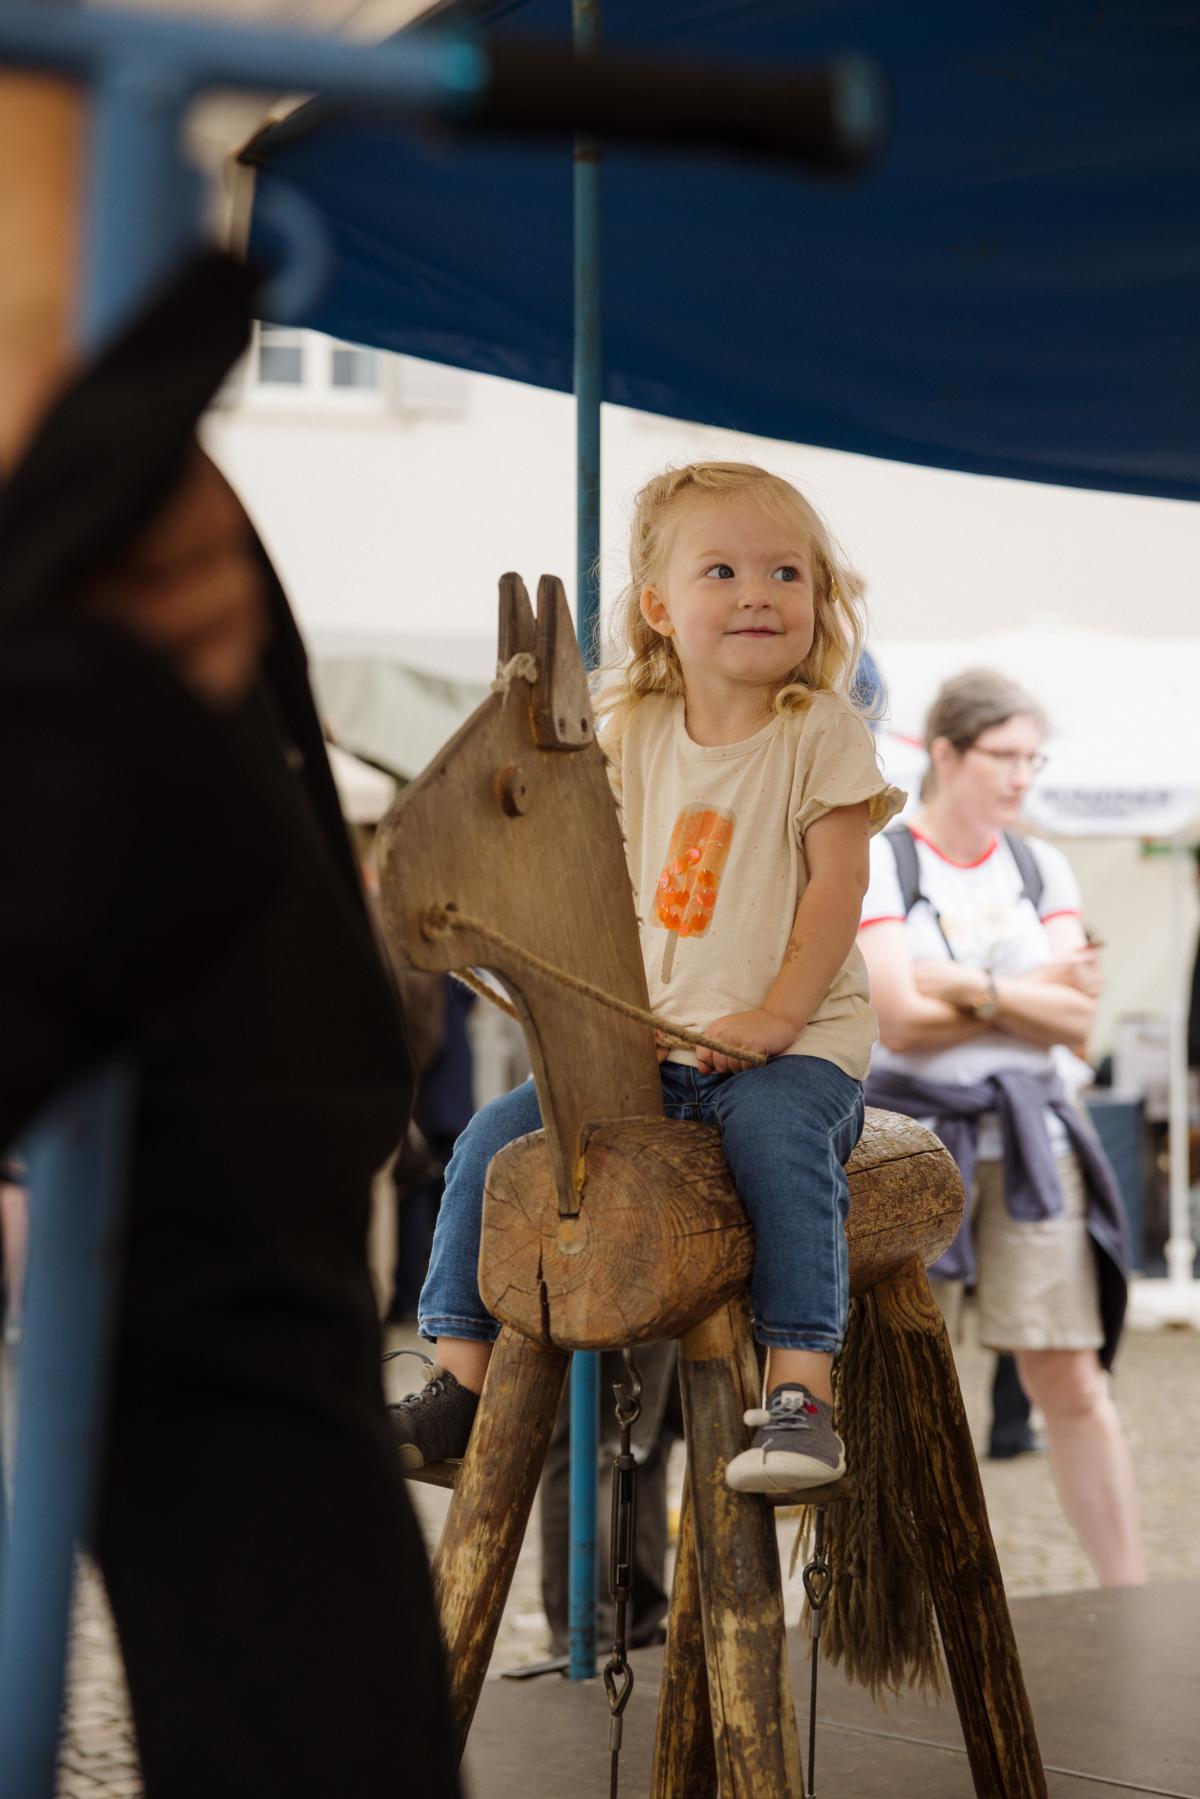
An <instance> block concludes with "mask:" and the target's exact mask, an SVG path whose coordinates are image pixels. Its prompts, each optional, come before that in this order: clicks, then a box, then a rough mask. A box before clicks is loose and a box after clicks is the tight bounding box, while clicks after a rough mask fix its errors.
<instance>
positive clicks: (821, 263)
mask: <svg viewBox="0 0 1200 1799" xmlns="http://www.w3.org/2000/svg"><path fill="white" fill-rule="evenodd" d="M443 22H444V23H447V24H463V23H470V24H472V25H474V26H476V27H477V28H479V29H481V30H484V31H486V30H488V29H490V28H492V27H497V28H500V29H502V30H503V31H504V32H505V33H514V32H528V33H530V34H553V35H557V36H558V37H560V38H566V37H568V36H569V33H570V7H569V6H568V5H567V4H566V0H484V3H483V4H482V5H467V4H458V5H450V6H448V7H444V8H442V9H440V11H439V13H438V23H439V24H441V23H443ZM604 31H605V39H606V42H607V43H608V44H610V45H612V44H615V43H620V44H623V45H628V46H629V47H631V48H633V47H636V48H638V49H640V50H653V49H661V50H662V51H663V52H664V53H670V52H672V51H674V52H675V53H677V54H678V53H681V52H686V53H688V54H689V55H696V56H700V55H711V56H713V57H715V58H719V59H727V60H730V61H732V59H734V58H752V59H758V60H760V61H767V62H774V61H779V60H782V59H784V58H786V59H789V60H791V59H807V58H819V57H823V56H826V55H829V54H833V53H836V52H841V51H844V50H847V49H850V50H854V51H857V52H862V53H865V54H866V55H868V56H872V57H875V58H877V59H878V61H879V62H880V64H881V65H882V66H883V68H884V69H885V70H886V71H887V72H888V74H889V76H890V79H891V82H892V89H893V107H894V127H893V136H892V142H891V145H890V147H889V149H888V151H887V152H886V154H885V155H884V157H883V158H882V160H881V162H880V164H879V167H878V169H877V171H876V172H875V173H874V174H873V175H871V176H870V177H869V178H868V179H866V180H865V181H863V182H861V183H858V184H854V185H841V184H837V183H829V184H820V185H819V184H814V183H813V182H812V181H810V180H801V179H800V178H798V177H795V176H793V175H791V174H789V173H786V172H781V171H780V169H779V167H778V166H774V167H768V166H763V165H759V166H755V165H751V164H749V163H746V164H743V165H738V164H736V163H730V162H729V161H717V160H716V159H712V160H705V159H698V158H695V157H689V158H688V159H686V160H685V159H683V158H682V157H681V158H679V159H677V160H676V159H671V158H668V157H664V156H661V155H660V156H655V157H653V158H649V157H641V156H638V155H635V154H632V153H630V152H625V151H621V152H618V151H611V152H606V156H605V167H604V182H603V197H602V235H603V242H604V272H603V318H604V357H605V385H604V396H605V398H606V399H607V400H609V401H615V402H617V403H619V404H622V405H627V406H634V407H640V408H643V409H646V410H649V411H654V412H661V413H666V414H669V415H672V416H675V417H680V418H688V419H694V420H698V421H702V422H705V423H709V424H715V425H727V426H732V427H736V428H739V429H742V430H746V431H751V432H755V433H759V434H762V435H766V436H773V437H782V438H787V439H791V440H794V441H800V442H805V443H811V444H820V445H827V446H830V447H833V448H837V449H843V450H853V451H858V452H861V453H864V454H867V455H872V456H881V457H888V458H893V459H898V460H902V461H910V462H918V463H925V464H929V465H932V466H938V467H946V468H954V469H961V470H966V471H969V472H973V473H978V474H990V475H1003V476H1011V477H1015V478H1018V479H1023V480H1034V481H1052V482H1059V483H1063V484H1067V485H1076V486H1082V487H1098V488H1109V489H1114V490H1119V491H1122V492H1127V493H1150V494H1158V495H1162V496H1166V497H1170V498H1175V499H1196V498H1200V435H1198V433H1197V430H1196V425H1195V420H1196V417H1197V409H1198V403H1200V348H1198V345H1197V331H1196V320H1197V318H1198V317H1200V234H1198V232H1197V218H1198V217H1200V108H1197V105H1196V94H1197V92H1200V31H1198V30H1197V27H1196V13H1195V8H1194V7H1193V6H1191V5H1190V4H1188V0H1144V3H1143V4H1139V5H1137V6H1134V5H1132V4H1129V3H1128V0H1127V3H1126V4H1124V5H1120V6H1109V7H1100V6H1096V5H1082V4H1079V5H1074V6H1068V7H1060V6H1051V5H1050V4H1048V0H1013V3H1012V4H1010V5H1008V6H1004V7H989V8H977V9H976V8H963V7H961V6H958V5H951V4H948V3H947V0H917V4H915V5H912V6H908V7H897V6H893V5H889V4H886V3H885V0H812V3H811V4H809V5H806V6H804V7H797V6H795V5H794V4H792V3H791V0H606V5H605V22H604ZM245 154H246V160H248V161H250V162H251V163H253V164H254V165H255V167H256V169H257V183H258V191H257V197H256V205H255V211H254V215H253V221H254V222H253V224H252V234H251V242H252V246H253V244H254V243H255V241H256V240H259V241H261V240H264V239H265V235H266V233H267V230H268V227H267V225H266V222H265V219H266V211H267V209H266V207H265V206H264V205H263V202H264V201H265V200H267V199H268V198H269V197H270V196H271V195H272V193H273V192H276V191H277V190H278V189H279V188H280V186H282V185H285V184H286V186H288V187H290V188H293V189H296V190H299V192H300V193H301V194H303V196H304V197H305V198H306V199H307V200H308V201H310V202H311V203H312V204H313V205H314V206H315V207H316V208H317V209H318V211H319V213H320V214H321V215H322V217H323V220H324V222H325V225H326V228H327V230H328V234H329V240H330V244H331V247H332V252H333V267H332V278H331V280H330V281H329V283H328V285H327V286H326V288H325V290H324V292H323V293H322V294H321V296H320V298H319V299H318V300H316V301H315V302H314V304H313V305H312V307H311V309H310V310H309V312H308V313H307V314H306V315H305V316H304V318H303V319H302V320H301V321H299V322H302V323H304V324H307V325H310V326H313V327H315V328H318V329H320V330H324V331H328V332H330V333H331V334H333V335H335V336H338V337H341V338H349V339H351V340H353V341H356V342H362V343H369V344H375V345H379V346H382V347H385V348H388V349H393V350H399V351H404V352H407V353H409V354H412V355H415V356H421V357H426V358H429V359H432V360H436V361H443V362H449V363H454V364H457V365H459V366H461V367H464V368H470V369H478V370H483V371H485V372H488V373H491V374H497V375H504V376H508V377H510V378H512V379H515V380H520V381H528V382H533V383H536V384H538V385H540V386H544V387H550V388H558V389H562V390H565V391H569V390H570V388H571V383H572V318H573V313H572V238H571V230H572V211H571V209H572V162H571V156H570V152H569V149H568V148H567V147H566V146H565V145H564V144H562V143H561V142H560V143H559V144H558V145H556V146H554V147H552V148H546V149H530V148H527V147H514V145H513V144H512V143H511V142H509V141H505V140H504V139H502V138H499V137H497V138H495V139H493V140H492V141H491V142H490V143H484V144H481V143H480V142H479V141H478V140H475V141H472V142H471V143H470V144H467V143H456V142H454V141H453V140H449V139H443V140H440V141H436V142H435V141H429V140H422V139H420V138H419V137H417V136H415V135H413V134H412V133H411V131H409V132H406V131H405V130H404V129H402V128H401V127H399V126H397V127H395V128H392V127H391V126H389V125H388V124H387V122H386V121H383V120H380V119H378V118H377V119H376V120H375V121H374V122H372V123H369V124H366V123H364V122H362V121H361V120H359V121H358V122H354V121H351V120H349V119H348V118H346V117H344V116H343V117H341V118H339V116H338V114H337V112H336V110H333V109H330V108H328V107H324V106H319V105H315V104H314V105H312V106H310V107H306V108H301V109H300V110H299V111H298V112H297V113H295V114H293V115H292V117H291V118H289V119H287V120H286V121H284V122H283V123H282V124H280V125H277V126H274V127H271V128H269V129H268V130H266V131H265V132H263V133H262V134H261V135H260V136H259V137H258V138H257V139H256V140H255V141H254V142H253V144H252V145H251V146H250V147H249V148H248V150H247V152H246V153H245ZM264 247H265V245H264ZM293 322H295V321H293Z"/></svg>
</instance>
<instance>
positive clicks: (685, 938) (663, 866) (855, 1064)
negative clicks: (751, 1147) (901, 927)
mask: <svg viewBox="0 0 1200 1799" xmlns="http://www.w3.org/2000/svg"><path fill="white" fill-rule="evenodd" d="M605 748H606V750H607V751H608V754H609V758H610V760H611V761H612V763H613V772H614V787H615V788H616V791H617V796H618V803H619V805H620V808H621V822H622V828H623V830H624V833H625V852H626V856H627V858H628V862H629V872H630V878H631V880H632V882H633V891H634V899H635V902H636V905H637V914H638V925H639V929H640V931H641V938H642V955H643V957H644V959H645V964H646V980H647V984H648V986H649V989H650V1004H651V1006H652V1007H653V1008H654V1010H655V1011H656V1012H658V1013H659V1014H660V1015H661V1016H662V1017H664V1018H667V1019H669V1020H670V1021H671V1023H672V1024H681V1025H685V1026H687V1027H688V1028H689V1029H691V1030H699V1031H702V1030H704V1028H705V1027H706V1026H707V1025H709V1024H711V1023H712V1022H713V1020H714V1019H716V1018H721V1017H723V1016H725V1014H727V1013H730V1012H745V1011H750V1010H752V1009H753V1008H754V1007H756V1006H760V1005H761V1004H762V1002H763V1000H764V998H765V997H766V994H767V991H768V989H769V988H770V986H771V983H772V981H773V980H774V979H775V976H776V975H777V974H778V973H779V970H780V968H781V967H782V965H783V954H784V951H785V949H786V948H787V943H788V939H789V937H790V936H791V932H792V926H793V924H794V922H795V917H796V907H797V906H798V904H799V902H800V899H801V897H802V895H803V893H804V889H805V887H806V886H807V884H808V866H807V863H806V862H805V858H804V834H805V832H806V831H807V830H808V828H809V826H810V825H811V824H814V823H815V822H816V820H817V819H819V818H821V817H822V816H823V815H824V814H825V813H827V812H832V811H834V810H835V809H836V808H837V807H839V806H853V805H857V804H858V803H859V802H860V801H863V800H865V801H866V802H867V804H868V806H869V807H870V816H871V828H872V830H873V831H879V830H881V829H882V828H883V826H884V825H886V824H887V823H888V821H889V819H891V818H893V817H895V815H896V813H897V812H899V811H900V810H901V808H902V806H903V805H904V798H905V796H904V795H903V794H902V793H901V792H900V791H899V790H898V789H897V788H895V787H890V786H889V785H888V783H887V781H886V780H885V778H884V776H883V774H882V772H881V770H880V767H879V763H878V761H877V759H876V755H875V744H874V740H873V739H872V737H871V733H870V731H869V730H868V729H867V727H866V725H865V724H864V723H863V721H862V719H861V718H860V717H859V715H858V713H856V712H855V711H854V709H853V707H852V706H850V704H849V703H848V702H847V701H846V700H844V699H842V698H841V697H840V695H837V694H832V693H819V694H817V695H815V696H814V698H813V701H812V703H811V705H810V706H809V708H808V710H807V711H806V712H803V713H799V714H797V713H784V714H781V715H780V716H778V717H776V718H773V719H772V720H771V722H770V723H769V724H767V725H764V726H763V728H762V730H761V731H758V732H756V733H755V735H754V736H753V737H748V738H746V739H745V741H744V742H742V743H726V744H720V745H716V746H706V745H703V744H698V743H693V742H692V740H691V738H690V737H689V736H688V734H687V728H686V725H685V722H684V704H683V701H682V699H670V698H667V697H665V696H662V695H657V694H655V695H650V696H648V697H647V698H645V699H643V700H641V701H639V702H638V704H637V706H636V707H635V708H634V709H633V711H632V713H631V714H630V716H629V718H628V722H627V723H626V725H625V727H624V729H623V731H622V733H621V736H620V738H619V740H618V741H616V742H615V743H613V742H606V744H605ZM875 1037H876V1030H875V1016H874V1013H873V1012H872V1011H871V1005H870V998H869V993H868V987H867V971H866V965H865V964H864V962H863V959H862V956H861V955H860V953H859V951H858V948H857V946H855V948H853V949H852V950H851V951H850V954H849V955H848V956H847V958H846V960H845V962H844V963H843V964H842V967H841V968H840V970H839V971H838V974H837V977H836V979H835V980H834V982H833V985H832V986H831V988H830V989H829V992H828V993H827V994H826V996H825V998H824V1000H823V1001H822V1003H821V1005H820V1006H819V1007H818V1008H817V1010H816V1011H815V1012H814V1013H813V1015H812V1017H811V1018H810V1019H809V1021H808V1023H807V1024H806V1025H805V1027H804V1029H803V1030H802V1031H801V1032H800V1034H799V1036H798V1037H797V1038H796V1040H795V1042H794V1043H793V1044H792V1045H791V1047H790V1049H789V1050H788V1051H787V1054H788V1055H793V1056H821V1057H824V1059H825V1060H826V1061H829V1062H834V1063H836V1064H837V1066H838V1067H839V1068H841V1069H842V1070H844V1072H845V1073H846V1074H848V1075H850V1076H851V1077H852V1078H853V1079H855V1080H862V1079H863V1078H864V1076H865V1075H866V1072H867V1067H868V1064H869V1062H870V1056H871V1045H872V1044H873V1043H874V1041H875ZM669 1059H670V1060H671V1061H673V1062H685V1063H689V1064H690V1065H691V1066H693V1067H695V1066H696V1056H695V1053H694V1051H692V1050H690V1049H674V1050H672V1051H671V1055H670V1058H669Z"/></svg>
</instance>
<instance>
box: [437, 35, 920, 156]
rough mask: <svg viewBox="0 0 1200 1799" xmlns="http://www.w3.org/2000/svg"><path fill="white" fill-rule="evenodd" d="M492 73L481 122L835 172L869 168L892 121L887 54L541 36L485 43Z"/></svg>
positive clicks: (475, 113)
mask: <svg viewBox="0 0 1200 1799" xmlns="http://www.w3.org/2000/svg"><path fill="white" fill-rule="evenodd" d="M479 49H480V50H481V51H482V53H483V55H484V57H485V58H486V61H487V63H488V68H489V77H488V80H487V83H486V86H485V88H484V91H483V93H482V95H481V96H480V99H479V102H478V103H477V105H476V106H473V107H472V108H471V112H470V119H469V122H470V124H471V125H474V126H481V125H482V126H485V127H493V128H496V129H500V130H506V131H509V130H511V131H519V132H521V133H522V134H523V135H529V134H531V133H532V134H534V135H537V134H541V133H547V134H549V133H554V134H557V135H562V134H563V133H568V134H574V135H582V136H585V137H612V138H617V139H621V140H623V141H626V142H635V143H638V142H640V143H648V144H661V145H666V144H670V145H679V146H687V147H689V148H691V149H707V150H721V151H726V152H728V151H730V150H732V151H738V152H741V153H743V154H749V155H753V156H768V157H773V158H778V159H783V160H786V161H789V162H794V163H797V164H800V165H802V166H803V167H805V168H806V169H809V170H813V171H819V172H822V173H826V174H836V173H853V172H855V171H857V170H860V169H863V168H865V167H866V166H867V165H868V164H869V163H870V162H871V161H872V159H873V158H874V157H875V155H876V154H877V153H878V151H879V150H880V148H881V146H882V144H883V142H884V139H885V136H886V133H887V125H888V87H887V81H886V78H885V77H884V75H883V73H882V71H881V70H880V68H879V66H878V64H876V63H873V62H869V61H867V60H865V59H863V58H860V57H855V56H845V57H841V58H837V59H834V60H831V61H828V62H824V63H816V64H796V65H794V66H793V67H791V68H783V69H780V68H769V67H767V66H766V65H764V64H755V63H739V62H730V63H719V62H715V61H712V60H707V61H700V60H698V59H697V58H694V57H691V58H688V57H675V56H662V55H644V54H633V53H631V52H629V51H625V50H608V49H604V48H600V49H597V50H595V51H591V52H588V53H585V54H581V55H577V54H576V53H575V51H574V49H573V48H572V47H571V46H570V45H560V44H550V43H543V42H539V41H537V40H536V39H526V40H523V41H522V40H519V39H511V38H509V39H500V40H496V39H493V40H491V41H487V40H485V41H484V42H482V43H481V44H480V45H479Z"/></svg>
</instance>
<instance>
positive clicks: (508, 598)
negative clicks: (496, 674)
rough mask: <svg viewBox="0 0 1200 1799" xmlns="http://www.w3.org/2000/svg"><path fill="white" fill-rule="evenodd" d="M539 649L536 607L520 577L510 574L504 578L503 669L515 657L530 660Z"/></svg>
mask: <svg viewBox="0 0 1200 1799" xmlns="http://www.w3.org/2000/svg"><path fill="white" fill-rule="evenodd" d="M536 648H537V626H536V625H535V624H534V622H533V607H532V606H531V605H530V604H529V594H528V592H527V591H526V587H525V583H524V581H522V579H521V577H520V575H514V574H507V575H501V577H500V631H499V636H498V639H497V657H498V660H499V664H500V667H501V668H503V667H504V665H505V663H507V662H511V661H512V659H513V657H514V656H519V655H520V654H521V653H522V651H524V652H526V653H527V654H529V655H530V656H532V655H534V654H535V651H536Z"/></svg>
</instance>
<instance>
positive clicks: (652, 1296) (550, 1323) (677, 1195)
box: [479, 1118, 754, 1349]
mask: <svg viewBox="0 0 1200 1799" xmlns="http://www.w3.org/2000/svg"><path fill="white" fill-rule="evenodd" d="M579 1200H580V1203H579V1211H578V1214H577V1215H576V1216H575V1217H574V1218H563V1217H562V1216H561V1215H560V1213H559V1210H558V1196H557V1191H556V1188H555V1184H554V1180H553V1171H552V1168H551V1163H550V1157H549V1154H548V1151H547V1146H546V1143H545V1140H544V1137H543V1135H542V1133H541V1132H540V1131H538V1132H534V1133H533V1134H532V1135H530V1136H528V1137H522V1138H520V1139H519V1140H518V1141H517V1142H516V1143H512V1144H509V1146H508V1148H507V1149H504V1150H501V1152H500V1154H499V1155H497V1156H496V1157H495V1158H494V1159H493V1161H492V1165H491V1168H490V1170H489V1171H488V1181H487V1191H486V1196H485V1200H484V1214H483V1241H482V1247H481V1250H480V1257H479V1269H480V1291H481V1293H482V1294H483V1299H484V1303H485V1304H486V1305H487V1307H488V1310H489V1311H491V1312H492V1313H493V1314H494V1315H495V1316H496V1317H497V1318H501V1319H503V1320H504V1322H505V1323H506V1324H511V1325H512V1326H513V1327H514V1328H515V1329H517V1330H520V1331H524V1332H525V1334H526V1335H527V1336H532V1337H538V1338H539V1339H540V1340H541V1341H543V1342H548V1343H557V1344H558V1346H559V1348H560V1349H602V1348H607V1347H610V1346H611V1347H614V1348H617V1347H621V1346H622V1345H624V1344H636V1343H656V1342H661V1341H663V1340H665V1339H666V1338H668V1337H676V1336H679V1335H680V1334H681V1333H682V1332H683V1331H685V1330H687V1329H688V1328H689V1327H690V1326H691V1325H693V1324H695V1323H697V1322H698V1320H699V1319H700V1318H703V1317H707V1316H708V1314H709V1313H710V1312H711V1311H712V1310H713V1307H714V1305H722V1304H724V1302H725V1300H727V1299H731V1298H732V1297H733V1295H734V1294H735V1293H739V1292H740V1291H741V1290H742V1288H743V1287H744V1286H745V1285H746V1282H747V1280H748V1279H749V1277H750V1266H751V1262H752V1260H753V1254H754V1246H753V1238H752V1233H751V1230H750V1224H749V1221H748V1219H747V1218H746V1214H745V1212H744V1211H743V1209H742V1205H741V1202H740V1200H739V1199H738V1197H737V1195H736V1193H735V1192H734V1190H733V1183H732V1181H731V1180H730V1177H729V1169H728V1166H727V1164H726V1161H725V1157H724V1155H723V1154H722V1153H721V1139H720V1135H719V1133H718V1132H716V1131H714V1130H712V1129H710V1128H709V1127H708V1126H707V1125H702V1124H691V1123H678V1122H674V1123H668V1122H667V1121H666V1120H665V1119H662V1118H626V1119H614V1120H608V1121H604V1122H601V1123H596V1124H592V1125H589V1126H588V1127H587V1131H586V1135H585V1142H584V1169H583V1180H582V1185H581V1187H580V1196H579Z"/></svg>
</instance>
